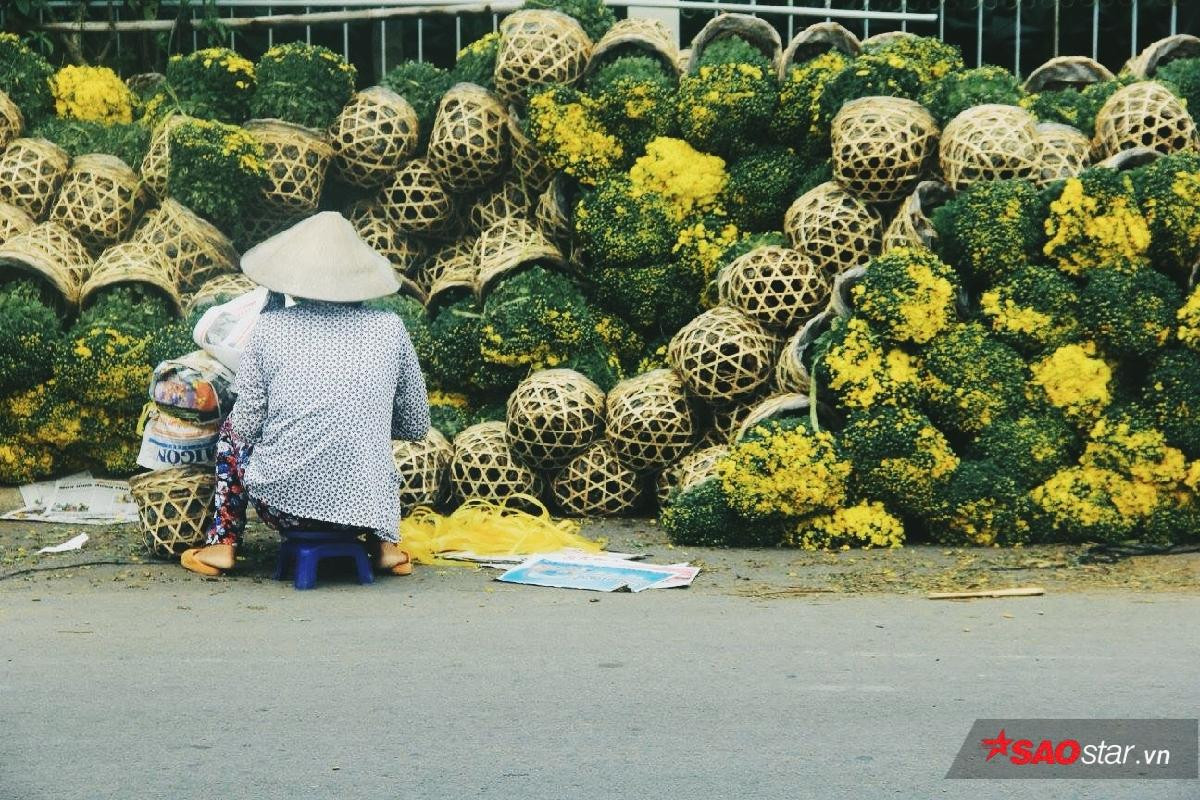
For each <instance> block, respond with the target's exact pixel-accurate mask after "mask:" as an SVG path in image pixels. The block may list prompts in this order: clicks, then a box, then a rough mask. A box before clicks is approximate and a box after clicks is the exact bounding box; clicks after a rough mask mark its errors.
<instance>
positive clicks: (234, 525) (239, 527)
mask: <svg viewBox="0 0 1200 800" xmlns="http://www.w3.org/2000/svg"><path fill="white" fill-rule="evenodd" d="M253 450H254V445H251V444H247V443H246V442H245V441H243V440H242V439H241V437H239V436H238V435H237V434H236V433H234V432H233V426H232V425H231V424H230V421H229V420H228V419H227V420H225V422H224V423H223V424H222V425H221V434H220V436H219V438H218V439H217V492H216V495H215V496H214V498H213V502H214V503H215V505H216V514H215V515H214V516H213V521H212V525H211V526H210V527H209V529H208V537H207V539H206V540H205V544H232V545H234V546H236V545H238V544H240V543H241V540H242V533H243V532H244V531H245V530H246V506H247V503H253V504H254V510H255V511H256V512H258V518H259V519H261V520H262V521H263V522H264V523H266V525H267V527H269V528H273V529H274V530H277V531H279V532H280V533H283V532H285V531H304V530H322V531H328V530H334V531H355V532H358V533H372V532H371V531H368V530H366V529H364V528H356V527H354V526H352V525H341V524H338V523H336V522H324V521H322V520H315V519H306V518H304V517H297V516H294V515H292V514H289V513H287V512H286V511H280V510H279V509H277V508H274V507H272V506H269V505H267V504H266V503H264V502H262V501H261V500H256V499H254V498H253V497H250V495H249V494H247V493H246V484H245V483H244V482H243V476H244V475H245V472H246V464H247V463H248V462H249V461H250V453H251V452H252V451H253Z"/></svg>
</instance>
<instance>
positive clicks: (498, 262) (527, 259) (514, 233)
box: [474, 217, 566, 299]
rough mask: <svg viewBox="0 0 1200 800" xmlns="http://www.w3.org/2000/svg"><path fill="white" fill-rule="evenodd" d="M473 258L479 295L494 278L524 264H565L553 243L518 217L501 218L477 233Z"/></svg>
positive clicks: (481, 295) (476, 290)
mask: <svg viewBox="0 0 1200 800" xmlns="http://www.w3.org/2000/svg"><path fill="white" fill-rule="evenodd" d="M474 258H475V264H476V266H477V267H478V268H479V269H478V272H476V274H475V294H476V296H478V297H479V298H481V299H482V298H483V296H484V295H485V294H487V292H488V290H489V289H490V288H491V286H492V284H493V283H495V282H496V280H498V279H499V278H500V277H502V276H504V275H507V274H508V273H510V272H513V271H514V270H517V269H520V268H521V267H522V266H524V265H526V264H532V263H534V262H539V263H542V264H553V265H556V266H563V265H565V264H566V259H564V258H563V255H562V253H561V252H560V251H559V249H558V248H557V247H555V246H554V243H553V242H551V241H550V240H548V239H547V238H546V237H545V236H543V235H542V234H541V232H540V231H538V230H537V229H536V228H534V227H533V225H531V224H530V223H529V222H526V221H525V220H523V219H521V218H519V217H508V218H507V219H503V220H501V221H500V222H497V223H496V224H495V225H492V226H491V227H490V228H488V229H487V230H485V231H483V232H482V233H481V234H479V241H478V242H476V243H475V255H474Z"/></svg>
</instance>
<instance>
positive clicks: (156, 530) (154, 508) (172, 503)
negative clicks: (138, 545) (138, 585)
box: [129, 467, 217, 559]
mask: <svg viewBox="0 0 1200 800" xmlns="http://www.w3.org/2000/svg"><path fill="white" fill-rule="evenodd" d="M216 485H217V479H216V475H215V474H214V473H213V471H212V470H211V469H205V468H203V467H175V468H173V469H164V470H159V471H157V472H147V473H144V474H142V475H135V476H133V477H132V478H130V479H129V490H130V493H131V494H132V495H133V499H134V501H135V502H136V503H137V506H138V516H139V517H140V518H141V522H142V535H143V538H144V541H145V543H146V549H147V550H149V551H150V553H151V555H153V556H155V557H157V558H162V559H169V558H173V557H175V556H178V555H179V554H180V553H182V552H183V551H184V550H187V549H188V548H190V547H198V546H200V545H201V544H203V543H204V537H205V533H206V530H207V528H208V523H209V521H210V520H211V519H212V515H213V494H214V493H215V491H216Z"/></svg>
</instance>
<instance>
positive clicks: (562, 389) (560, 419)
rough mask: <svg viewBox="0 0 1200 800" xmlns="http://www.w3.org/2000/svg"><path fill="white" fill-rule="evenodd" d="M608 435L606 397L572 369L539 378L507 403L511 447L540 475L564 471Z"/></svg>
mask: <svg viewBox="0 0 1200 800" xmlns="http://www.w3.org/2000/svg"><path fill="white" fill-rule="evenodd" d="M603 430H604V392H602V391H601V390H600V387H599V386H597V385H596V384H595V383H593V382H592V381H591V380H589V379H588V378H586V377H584V376H583V375H581V374H579V373H578V372H576V371H574V370H570V369H550V370H543V371H541V372H535V373H534V374H533V375H530V376H529V377H528V378H526V379H525V380H523V381H521V383H520V384H518V386H517V388H516V389H515V390H514V391H513V393H512V394H511V395H509V398H508V409H507V428H506V435H507V437H508V446H509V447H511V448H512V450H513V452H514V453H516V454H517V455H518V456H519V457H520V458H521V459H523V460H524V461H525V462H526V463H528V464H529V465H531V466H533V467H534V468H536V469H544V470H548V469H557V468H559V467H562V466H564V465H566V463H567V462H568V461H570V460H571V459H572V458H574V457H575V456H576V455H577V454H579V452H580V451H582V450H583V449H584V448H586V447H587V446H588V445H589V444H591V443H592V441H594V440H595V439H596V437H597V436H599V435H600V434H601V433H602V432H603Z"/></svg>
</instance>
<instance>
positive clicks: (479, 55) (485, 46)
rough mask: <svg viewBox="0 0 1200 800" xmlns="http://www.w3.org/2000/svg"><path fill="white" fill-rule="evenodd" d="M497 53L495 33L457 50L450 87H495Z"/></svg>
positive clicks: (497, 45) (498, 46) (496, 36)
mask: <svg viewBox="0 0 1200 800" xmlns="http://www.w3.org/2000/svg"><path fill="white" fill-rule="evenodd" d="M499 51H500V34H499V33H498V32H496V31H493V32H491V33H488V34H485V35H484V36H481V37H479V38H478V39H476V40H475V41H473V42H471V43H470V44H469V45H467V46H466V47H464V48H463V49H462V50H459V51H458V58H457V60H456V61H455V62H454V69H452V70H450V77H451V81H450V83H451V85H453V84H455V83H473V84H475V85H476V86H482V87H484V88H485V89H491V88H492V87H493V86H494V85H495V78H494V76H495V73H496V53H498V52H499ZM394 71H395V70H393V72H394ZM388 74H389V75H390V74H391V73H388ZM410 102H411V101H410Z"/></svg>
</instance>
